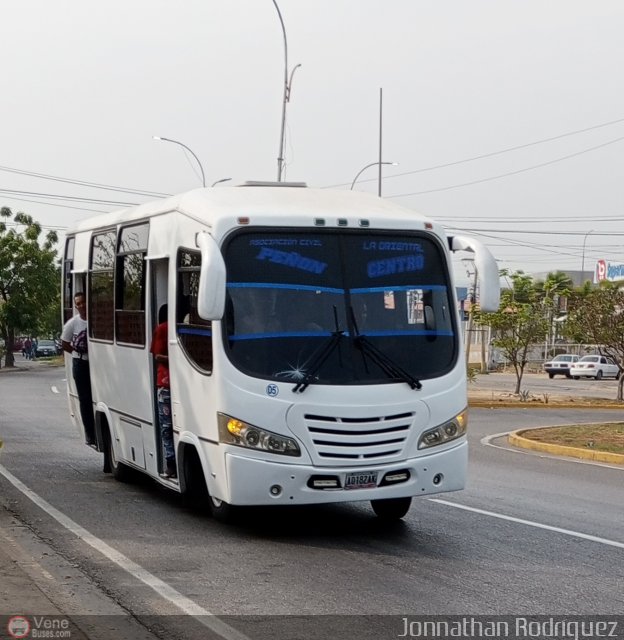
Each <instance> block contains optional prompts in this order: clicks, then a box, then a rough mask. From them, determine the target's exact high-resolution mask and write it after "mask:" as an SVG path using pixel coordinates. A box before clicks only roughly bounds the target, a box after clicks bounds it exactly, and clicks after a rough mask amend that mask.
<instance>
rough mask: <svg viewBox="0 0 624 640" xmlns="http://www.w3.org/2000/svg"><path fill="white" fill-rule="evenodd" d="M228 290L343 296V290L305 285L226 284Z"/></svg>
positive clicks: (267, 283)
mask: <svg viewBox="0 0 624 640" xmlns="http://www.w3.org/2000/svg"><path fill="white" fill-rule="evenodd" d="M227 286H228V287H229V288H230V289H292V290H294V291H322V292H323V293H339V294H344V292H345V290H344V289H335V288H333V287H315V286H312V285H307V284H277V283H271V282H228V283H227Z"/></svg>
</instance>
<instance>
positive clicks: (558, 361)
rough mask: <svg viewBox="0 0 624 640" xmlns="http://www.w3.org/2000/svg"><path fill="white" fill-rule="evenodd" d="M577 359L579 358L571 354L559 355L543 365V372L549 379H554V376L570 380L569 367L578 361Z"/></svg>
mask: <svg viewBox="0 0 624 640" xmlns="http://www.w3.org/2000/svg"><path fill="white" fill-rule="evenodd" d="M579 357H580V356H577V355H575V354H573V353H560V354H559V355H558V356H555V357H554V358H553V359H552V360H550V361H548V362H545V363H544V371H545V372H546V373H547V374H548V377H549V378H554V377H555V376H556V375H562V376H566V377H568V378H571V377H572V376H571V375H570V367H571V366H572V365H573V364H574V363H575V362H578V361H579Z"/></svg>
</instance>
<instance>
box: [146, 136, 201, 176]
mask: <svg viewBox="0 0 624 640" xmlns="http://www.w3.org/2000/svg"><path fill="white" fill-rule="evenodd" d="M153 138H154V140H162V141H163V142H173V144H179V145H180V146H181V147H184V149H186V150H187V151H188V152H189V153H190V154H191V155H192V156H193V158H195V160H196V161H197V164H198V165H199V170H200V171H201V175H202V186H204V187H205V186H206V176H205V175H204V167H202V163H201V162H200V161H199V158H198V157H197V156H196V155H195V154H194V153H193V150H192V149H189V147H187V146H186V145H185V144H183V143H182V142H178V141H177V140H172V139H171V138H162V137H161V136H153Z"/></svg>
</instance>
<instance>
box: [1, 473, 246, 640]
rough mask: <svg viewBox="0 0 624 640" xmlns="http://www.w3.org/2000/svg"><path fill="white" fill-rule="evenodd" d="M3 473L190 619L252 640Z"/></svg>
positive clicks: (233, 638) (231, 639)
mask: <svg viewBox="0 0 624 640" xmlns="http://www.w3.org/2000/svg"><path fill="white" fill-rule="evenodd" d="M0 474H2V475H3V476H4V477H5V478H6V479H7V480H8V481H9V482H10V483H11V484H12V485H13V486H14V487H15V488H16V489H18V490H19V491H21V492H22V493H23V494H24V495H25V496H26V497H27V498H29V499H30V500H31V501H32V502H34V503H35V504H36V505H37V506H38V507H39V508H40V509H43V511H45V512H46V513H47V514H48V515H49V516H51V517H52V518H54V520H56V521H57V522H58V523H59V524H60V525H61V526H63V527H64V528H65V529H67V530H68V531H71V532H72V533H73V534H74V535H75V536H77V537H78V538H80V539H81V540H82V541H83V542H86V543H87V544H88V545H89V546H90V547H92V548H93V549H95V550H96V551H98V552H99V553H101V554H102V555H103V556H104V557H106V558H108V559H109V560H110V561H111V562H113V563H115V564H116V565H117V566H118V567H119V568H120V569H123V570H124V571H126V572H127V573H129V574H130V575H131V576H133V577H134V578H136V579H137V580H139V581H140V582H142V583H143V584H145V585H147V586H148V587H150V588H151V589H152V590H154V591H155V592H156V593H157V594H158V595H159V596H160V597H161V598H164V599H165V600H168V601H169V602H171V603H172V604H173V605H174V606H176V607H177V608H178V609H180V610H181V611H182V612H184V613H185V614H187V615H189V616H193V617H194V618H195V619H196V620H197V621H198V622H199V623H200V624H202V625H203V626H205V627H208V629H210V630H211V631H213V632H214V633H216V634H217V635H218V636H220V637H221V638H224V639H225V640H250V638H249V637H248V636H246V635H245V634H243V633H241V632H240V631H237V630H236V629H234V627H231V626H230V625H228V624H226V623H225V622H222V621H221V620H220V619H219V618H217V617H216V616H215V614H213V613H211V612H210V611H208V610H207V609H204V608H203V607H202V606H200V605H198V604H197V603H196V602H193V600H191V599H190V598H187V597H186V596H185V595H183V594H181V593H180V592H179V591H176V589H174V588H173V587H172V586H171V585H169V584H167V583H166V582H164V581H163V580H161V579H160V578H157V577H156V576H155V575H153V574H151V573H150V572H149V571H147V570H146V569H144V568H143V567H142V566H141V565H139V564H137V563H136V562H134V561H132V560H130V558H128V557H127V556H125V555H123V553H121V552H119V551H117V550H116V549H114V548H113V547H111V546H110V545H109V544H107V543H106V542H104V540H100V538H98V537H96V536H94V535H93V534H92V533H91V532H89V531H87V530H86V529H85V528H84V527H81V526H80V525H79V524H78V523H77V522H74V521H73V520H72V519H71V518H70V517H69V516H66V515H65V514H64V513H62V512H61V511H59V510H58V509H57V508H56V507H53V506H52V505H51V504H50V503H49V502H47V501H46V500H44V499H43V498H42V497H41V496H40V495H39V494H37V493H35V492H34V491H33V490H32V489H30V488H29V487H27V486H26V485H25V484H24V483H23V482H22V481H21V480H19V479H18V478H16V477H15V476H14V475H13V474H12V473H11V472H10V471H9V470H8V469H6V468H5V467H4V466H2V465H0Z"/></svg>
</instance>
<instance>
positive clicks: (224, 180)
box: [210, 178, 232, 187]
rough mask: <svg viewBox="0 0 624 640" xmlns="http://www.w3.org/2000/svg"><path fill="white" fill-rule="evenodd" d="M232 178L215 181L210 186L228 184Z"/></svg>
mask: <svg viewBox="0 0 624 640" xmlns="http://www.w3.org/2000/svg"><path fill="white" fill-rule="evenodd" d="M231 179H232V178H221V180H215V181H214V182H213V183H212V184H211V185H210V186H211V187H214V186H215V184H221V183H222V182H227V181H228V180H231Z"/></svg>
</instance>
